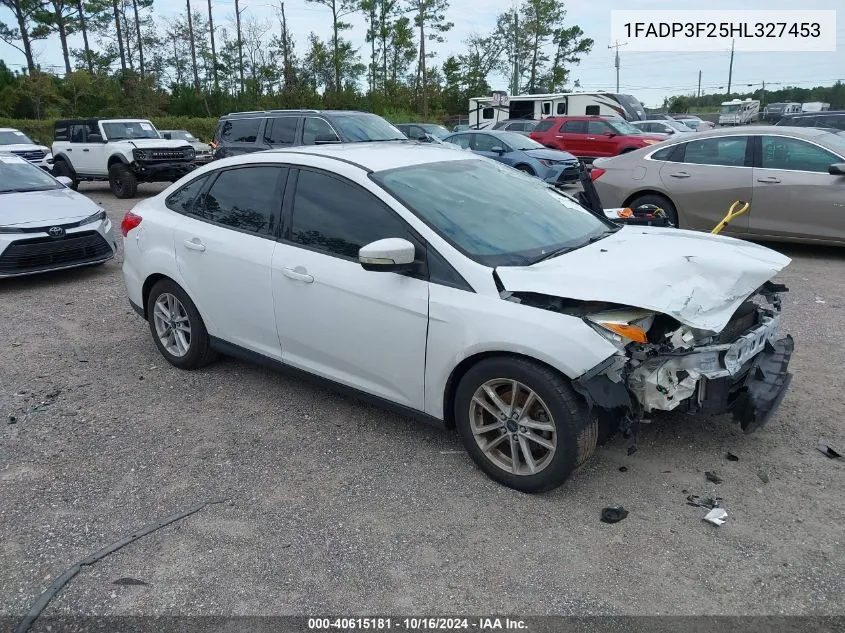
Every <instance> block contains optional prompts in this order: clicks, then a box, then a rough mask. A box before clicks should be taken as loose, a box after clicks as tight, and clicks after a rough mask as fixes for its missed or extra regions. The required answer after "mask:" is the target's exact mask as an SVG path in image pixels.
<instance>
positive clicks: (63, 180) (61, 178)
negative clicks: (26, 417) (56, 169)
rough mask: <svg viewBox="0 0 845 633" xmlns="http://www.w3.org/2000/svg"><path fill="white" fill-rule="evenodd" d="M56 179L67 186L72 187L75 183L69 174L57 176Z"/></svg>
mask: <svg viewBox="0 0 845 633" xmlns="http://www.w3.org/2000/svg"><path fill="white" fill-rule="evenodd" d="M56 180H58V181H59V182H60V183H62V184H63V185H64V186H65V187H70V186H71V185H72V184H73V180H71V179H70V178H68V177H67V176H56Z"/></svg>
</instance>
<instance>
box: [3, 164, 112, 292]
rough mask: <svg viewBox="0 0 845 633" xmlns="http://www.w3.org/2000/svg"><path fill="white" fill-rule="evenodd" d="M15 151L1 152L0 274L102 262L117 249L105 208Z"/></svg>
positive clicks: (24, 273) (66, 181) (26, 273)
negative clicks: (10, 152)
mask: <svg viewBox="0 0 845 633" xmlns="http://www.w3.org/2000/svg"><path fill="white" fill-rule="evenodd" d="M69 184H70V179H69V178H62V177H60V178H59V179H56V178H53V176H51V175H50V174H48V173H47V172H45V171H44V170H42V169H39V168H38V167H36V166H34V165H32V164H30V163H29V162H27V161H26V160H24V159H23V158H21V157H19V156H15V155H13V154H3V153H0V278H2V277H16V276H19V275H29V274H32V273H39V272H45V271H48V270H60V269H63V268H76V267H77V266H91V265H94V264H102V263H104V262H106V261H108V260H110V259H111V258H112V257H114V254H115V253H116V252H117V246H116V244H115V239H114V232H113V229H112V225H111V222H110V221H109V219H108V217H106V212H105V211H104V210H103V209H102V208H101V207H100V206H99V205H97V204H96V203H95V202H93V201H92V200H90V199H89V198H87V197H85V196H83V195H82V194H81V193H76V192H75V191H73V190H72V189H70V187H69V186H68V185H69Z"/></svg>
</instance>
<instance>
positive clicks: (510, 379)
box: [454, 356, 598, 493]
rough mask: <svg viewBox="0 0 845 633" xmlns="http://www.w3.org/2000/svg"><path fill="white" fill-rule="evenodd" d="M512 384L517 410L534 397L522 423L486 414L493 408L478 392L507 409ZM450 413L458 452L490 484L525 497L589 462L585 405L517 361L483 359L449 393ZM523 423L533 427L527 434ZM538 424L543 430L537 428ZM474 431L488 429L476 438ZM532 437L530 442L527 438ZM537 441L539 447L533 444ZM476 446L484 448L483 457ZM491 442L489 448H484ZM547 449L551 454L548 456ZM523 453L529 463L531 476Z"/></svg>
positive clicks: (557, 380)
mask: <svg viewBox="0 0 845 633" xmlns="http://www.w3.org/2000/svg"><path fill="white" fill-rule="evenodd" d="M514 382H515V384H516V385H517V390H518V393H519V396H518V399H517V405H519V404H524V403H526V402H527V401H528V399H529V398H530V397H531V396H530V393H531V392H533V394H534V397H533V400H532V402H533V404H532V405H530V411H529V416H531V417H530V418H529V419H527V420H526V419H525V418H521V419H519V420H514V419H513V418H509V419H507V421H505V422H503V421H502V420H501V418H499V419H496V418H494V417H493V416H492V415H491V413H490V411H491V410H498V408H497V406H496V404H495V403H494V401H493V400H492V399H490V398H489V397H488V396H486V394H485V390H484V387H485V386H486V387H487V388H489V389H492V390H493V391H494V393H496V394H497V395H498V396H499V400H500V402H501V403H502V405H504V406H505V407H507V406H509V405H510V400H509V398H511V397H512V394H513V387H512V385H513V384H514ZM477 392H478V393H479V394H481V398H482V399H483V400H484V405H489V407H491V408H488V407H487V406H484V405H482V404H480V400H479V399H478V398H477V397H476V396H477V395H478V394H477ZM454 414H455V422H456V427H457V430H458V433H459V434H460V436H461V440H462V442H463V444H464V447H465V448H466V450H467V452H468V453H469V454H470V457H472V459H473V461H475V463H476V464H477V465H478V466H479V468H481V470H483V471H484V472H485V473H486V474H487V475H488V476H489V477H490V478H491V479H493V480H495V481H497V482H499V483H501V484H503V485H505V486H507V487H509V488H513V489H515V490H519V491H520V492H525V493H539V492H546V491H548V490H552V489H554V488H557V487H558V486H560V485H561V484H562V483H563V482H564V481H566V480H567V479H568V478H569V476H570V475H571V474H572V472H573V471H574V470H575V469H576V468H578V467H579V466H580V465H581V464H583V463H584V462H586V461H587V459H589V458H590V456H591V455H592V454H593V451H594V450H595V448H596V442H597V439H598V421H597V419H596V418H595V417H593V416H592V415H591V414H590V413H589V411H588V409H587V406H586V403H584V402H583V400H581V398H579V396H578V395H577V394H576V393H575V391H574V390H573V389H572V387H571V386H570V384H569V382H568V381H567V380H566V378H564V377H562V376H561V375H560V374H558V373H557V372H555V371H553V370H552V369H549V368H547V367H544V366H542V365H539V364H537V363H534V362H531V361H529V360H525V359H521V358H511V357H505V356H502V357H496V358H488V359H485V360H482V361H481V362H479V363H478V364H477V365H474V366H473V367H472V368H470V369H469V371H467V373H466V374H465V375H464V377H463V378H462V379H461V382H460V383H459V384H458V388H457V391H456V392H455V401H454ZM523 423H525V424H529V423H530V424H531V425H534V426H532V428H530V429H529V428H527V427H524V426H523ZM499 424H502V425H504V426H502V427H501V428H503V429H505V430H504V431H502V430H500V429H499V428H493V427H494V426H495V425H499ZM539 425H543V426H545V427H548V428H547V429H540V428H538V427H539ZM479 427H481V428H488V427H489V429H490V430H488V431H482V432H481V433H479ZM535 429H536V430H535ZM474 431H475V432H474ZM532 437H533V438H535V439H529V438H532ZM476 438H478V439H476ZM502 438H504V439H502ZM520 438H521V439H520ZM512 440H513V441H514V442H515V445H516V447H517V448H518V451H519V452H518V458H517V462H518V463H517V467H516V469H515V470H516V472H514V467H513V460H512V459H511V458H510V454H511V452H510V447H511V445H512V444H511V441H512ZM537 440H542V441H544V442H545V444H539V443H537ZM479 442H481V443H483V444H485V445H487V446H488V447H490V449H489V450H488V451H486V452H485V450H483V449H482V447H481V445H480V443H479ZM494 442H495V445H493V446H490V445H491V443H494ZM525 447H529V448H528V449H526V448H525ZM550 447H551V448H553V450H551V451H550V450H549V448H550ZM526 450H528V453H527V455H530V456H531V460H532V461H533V462H534V470H535V472H533V473H532V472H531V468H530V466H529V463H528V461H527V458H526V453H525V451H526Z"/></svg>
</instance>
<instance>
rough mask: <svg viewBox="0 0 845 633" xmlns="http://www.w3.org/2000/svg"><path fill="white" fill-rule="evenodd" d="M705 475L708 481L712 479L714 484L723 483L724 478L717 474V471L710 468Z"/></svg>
mask: <svg viewBox="0 0 845 633" xmlns="http://www.w3.org/2000/svg"><path fill="white" fill-rule="evenodd" d="M704 476H705V477H707V481H711V482H713V483H714V484H720V483H722V478H721V477H719V475H717V474H716V472H715V471H712V470H708V471H707V472H705V473H704Z"/></svg>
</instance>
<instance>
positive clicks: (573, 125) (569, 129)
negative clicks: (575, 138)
mask: <svg viewBox="0 0 845 633" xmlns="http://www.w3.org/2000/svg"><path fill="white" fill-rule="evenodd" d="M560 131H561V132H563V133H564V134H586V133H587V122H586V121H567V122H566V123H564V124H563V125H562V126H561V128H560Z"/></svg>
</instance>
